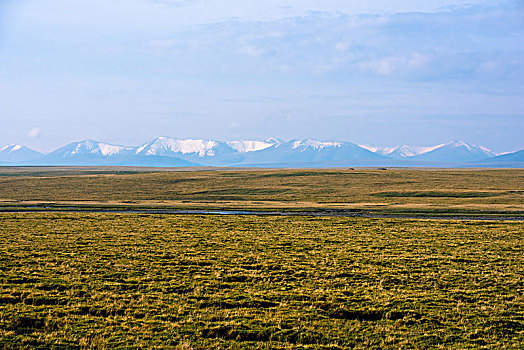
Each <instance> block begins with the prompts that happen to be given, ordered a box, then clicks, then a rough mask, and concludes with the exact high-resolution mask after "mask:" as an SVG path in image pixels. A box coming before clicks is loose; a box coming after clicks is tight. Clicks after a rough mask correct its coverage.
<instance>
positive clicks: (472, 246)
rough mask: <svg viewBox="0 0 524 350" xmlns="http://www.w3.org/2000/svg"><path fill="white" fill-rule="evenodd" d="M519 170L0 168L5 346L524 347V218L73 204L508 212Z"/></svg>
mask: <svg viewBox="0 0 524 350" xmlns="http://www.w3.org/2000/svg"><path fill="white" fill-rule="evenodd" d="M523 175H524V171H522V170H429V169H425V170H411V169H405V170H395V169H394V170H378V169H356V170H352V169H336V170H314V169H311V170H309V169H306V170H256V171H254V170H222V171H177V172H173V171H167V172H166V171H163V172H159V171H152V170H144V169H126V168H122V169H114V168H96V169H94V168H91V169H79V168H72V169H63V168H50V169H38V168H18V169H16V168H15V169H14V168H5V169H0V200H1V210H3V211H4V212H0V250H1V253H0V347H4V348H8V349H9V348H41V349H48V348H57V349H58V348H130V349H131V348H178V349H191V348H193V349H212V348H217V349H244V348H253V349H347V348H361V349H368V348H377V349H378V348H395V349H397V348H406V349H408V348H421V349H422V348H446V349H448V348H449V349H468V348H469V349H477V348H486V349H500V348H507V349H513V348H522V347H524V297H523V295H524V254H523V248H524V247H523V246H524V240H523V237H522V236H523V233H524V221H522V220H513V221H509V220H483V221H472V220H463V219H461V220H459V219H455V220H427V219H399V218H362V217H313V216H304V215H299V216H245V215H165V214H134V213H96V212H78V211H76V210H77V208H79V207H82V208H120V209H126V208H136V207H140V208H159V207H162V208H217V209H235V208H243V209H253V210H260V209H262V208H278V209H280V210H284V211H286V210H287V211H293V210H297V209H304V208H307V209H310V210H315V209H318V210H323V209H326V208H330V209H332V208H339V209H362V210H375V211H377V212H380V213H385V214H388V213H419V214H424V213H431V214H432V215H434V214H435V213H437V214H442V215H444V214H445V215H461V217H462V216H464V215H482V216H483V217H484V219H489V217H490V215H497V217H499V218H500V217H504V216H505V215H510V216H512V217H515V216H516V217H517V218H518V217H522V214H523V210H524V207H523V206H524V203H523V194H524V176H523ZM54 206H59V207H60V208H61V209H60V210H62V211H60V212H57V211H49V212H46V211H45V208H46V207H47V208H53V207H54ZM67 206H71V208H72V209H71V210H64V209H63V208H64V207H67ZM20 208H22V209H24V208H25V209H30V208H35V212H16V209H20ZM73 208H74V209H73ZM41 210H42V211H41Z"/></svg>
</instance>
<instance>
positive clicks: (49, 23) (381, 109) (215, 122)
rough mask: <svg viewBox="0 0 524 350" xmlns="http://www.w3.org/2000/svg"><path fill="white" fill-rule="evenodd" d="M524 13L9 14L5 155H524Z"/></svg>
mask: <svg viewBox="0 0 524 350" xmlns="http://www.w3.org/2000/svg"><path fill="white" fill-rule="evenodd" d="M522 42H524V3H523V2H522V1H516V0H513V1H511V0H510V1H495V2H492V1H491V2H490V1H482V0H472V1H460V0H445V1H425V2H424V3H420V2H416V1H408V0H403V1H398V2H395V3H394V4H392V3H390V2H386V1H377V0H374V1H368V2H366V3H348V2H347V1H341V0H327V1H323V2H322V4H318V3H317V2H313V1H309V0H301V1H298V0H293V1H283V2H282V1H278V2H277V1H274V0H271V1H267V2H264V3H260V2H255V1H246V2H244V3H242V5H238V4H237V3H234V2H232V1H220V2H219V1H216V0H128V1H123V0H118V1H114V2H110V3H108V2H104V1H101V0H95V1H91V2H88V3H86V2H80V1H66V0H49V1H46V2H40V1H36V0H23V1H14V0H0V93H1V94H2V96H3V98H2V104H1V105H0V121H1V122H2V125H3V126H4V127H3V128H1V129H0V147H2V146H4V145H8V144H12V143H16V144H23V145H26V146H28V147H31V148H33V149H35V150H38V151H42V152H49V151H52V150H54V149H56V148H58V147H61V146H64V145H65V144H68V143H70V142H73V141H80V140H84V139H94V140H97V141H102V142H107V143H112V144H122V145H129V146H136V145H140V144H143V143H145V142H148V141H150V140H151V139H154V138H155V137H157V136H170V137H176V138H181V139H187V138H193V139H216V140H224V141H228V140H237V139H242V140H263V139H267V138H269V137H276V138H281V139H284V140H290V139H306V138H312V139H319V140H336V141H350V142H353V143H356V144H366V145H373V146H380V147H386V146H399V145H404V144H408V145H413V146H431V145H437V144H442V143H447V142H450V141H453V140H464V141H466V142H468V143H471V144H476V145H482V146H486V147H488V148H490V149H491V150H493V151H494V152H497V153H505V152H512V151H517V150H520V149H523V148H524V138H523V137H522V135H523V134H524V48H523V47H522Z"/></svg>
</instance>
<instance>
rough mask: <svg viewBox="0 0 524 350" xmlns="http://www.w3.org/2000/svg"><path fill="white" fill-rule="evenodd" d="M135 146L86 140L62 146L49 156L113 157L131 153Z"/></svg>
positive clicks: (61, 157) (59, 157)
mask: <svg viewBox="0 0 524 350" xmlns="http://www.w3.org/2000/svg"><path fill="white" fill-rule="evenodd" d="M134 149H135V148H134V147H126V146H120V145H112V144H109V143H104V142H99V141H93V140H84V141H80V142H73V143H70V144H68V145H66V146H64V147H61V148H59V149H57V150H55V151H53V152H51V153H49V154H48V155H47V158H53V159H57V158H58V159H68V158H82V157H91V158H98V157H112V156H117V155H122V154H125V153H130V152H132V151H133V150H134Z"/></svg>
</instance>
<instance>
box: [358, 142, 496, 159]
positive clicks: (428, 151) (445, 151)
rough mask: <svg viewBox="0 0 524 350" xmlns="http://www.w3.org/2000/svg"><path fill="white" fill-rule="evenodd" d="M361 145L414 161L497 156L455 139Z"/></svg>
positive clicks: (487, 150) (390, 155) (379, 152)
mask: <svg viewBox="0 0 524 350" xmlns="http://www.w3.org/2000/svg"><path fill="white" fill-rule="evenodd" d="M360 146H361V147H363V148H366V149H368V150H370V151H372V152H375V153H377V154H381V155H384V156H386V157H389V158H391V159H409V160H413V161H430V162H449V163H460V162H472V161H477V160H481V159H487V158H490V157H494V156H496V154H495V153H494V152H493V151H491V150H489V149H487V148H486V147H483V146H476V145H471V144H469V143H466V142H464V141H454V142H449V143H443V144H440V145H436V146H429V147H421V146H409V145H402V146H397V147H373V146H367V145H360Z"/></svg>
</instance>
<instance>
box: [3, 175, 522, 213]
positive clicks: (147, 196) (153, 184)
mask: <svg viewBox="0 0 524 350" xmlns="http://www.w3.org/2000/svg"><path fill="white" fill-rule="evenodd" d="M111 171H112V172H111ZM144 171H145V170H144V169H135V168H131V169H126V168H121V169H116V170H111V168H99V169H88V170H85V169H80V170H79V169H75V168H73V169H69V168H65V169H62V168H50V169H39V168H35V169H32V168H18V169H16V168H15V169H10V168H5V169H2V168H0V204H3V205H11V206H12V205H32V204H39V203H40V204H41V203H46V204H57V203H58V204H70V205H79V204H80V205H127V206H140V207H144V206H160V207H176V208H187V207H190V208H202V207H205V208H209V207H211V208H243V209H246V208H281V209H282V208H284V209H285V208H367V209H375V210H376V209H380V210H382V211H406V210H408V211H409V210H411V211H417V210H418V211H429V212H431V211H439V210H444V211H454V210H460V211H467V210H471V211H487V212H489V211H496V212H504V211H508V212H521V213H524V170H521V169H511V170H399V169H393V170H372V169H369V170H364V169H357V170H351V169H336V170H280V171H275V170H258V171H198V172H195V171H177V172H144ZM155 171H156V170H155Z"/></svg>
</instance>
